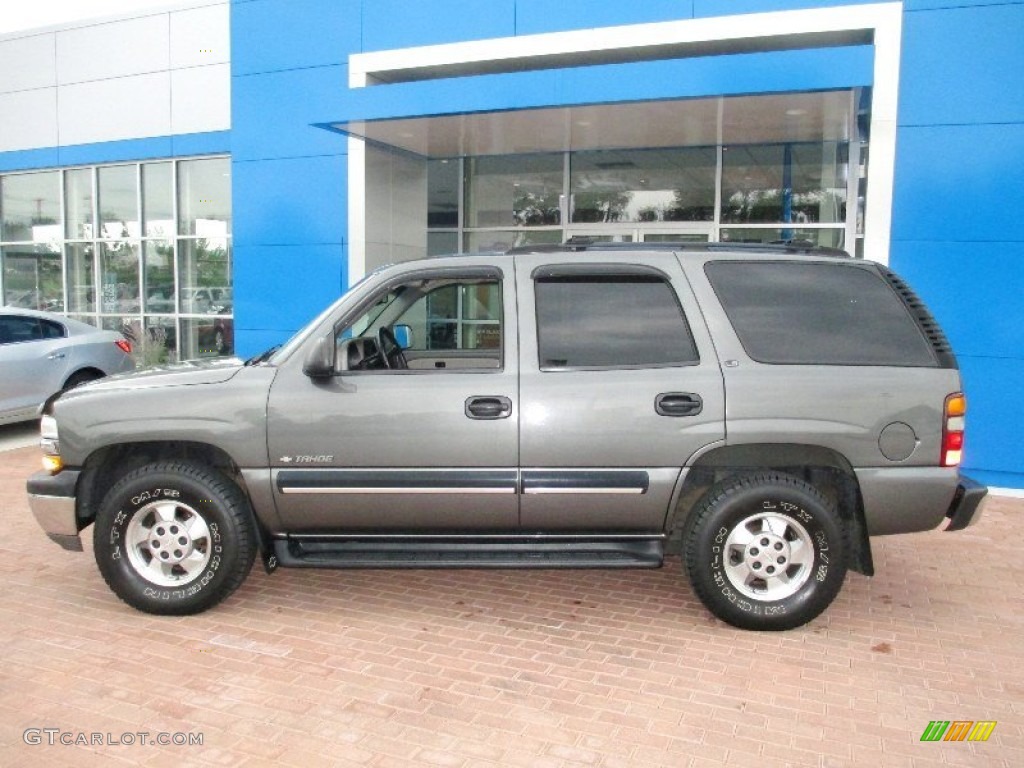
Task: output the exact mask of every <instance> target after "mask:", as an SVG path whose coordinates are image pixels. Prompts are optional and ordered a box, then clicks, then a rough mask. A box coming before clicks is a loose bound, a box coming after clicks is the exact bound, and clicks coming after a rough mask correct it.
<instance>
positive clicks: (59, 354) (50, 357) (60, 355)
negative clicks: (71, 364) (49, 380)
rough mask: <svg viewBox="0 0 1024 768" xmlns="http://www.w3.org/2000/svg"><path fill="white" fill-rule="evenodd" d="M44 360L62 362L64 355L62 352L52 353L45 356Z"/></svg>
mask: <svg viewBox="0 0 1024 768" xmlns="http://www.w3.org/2000/svg"><path fill="white" fill-rule="evenodd" d="M46 359H47V360H63V359H64V353H63V352H54V353H53V354H52V355H47V356H46Z"/></svg>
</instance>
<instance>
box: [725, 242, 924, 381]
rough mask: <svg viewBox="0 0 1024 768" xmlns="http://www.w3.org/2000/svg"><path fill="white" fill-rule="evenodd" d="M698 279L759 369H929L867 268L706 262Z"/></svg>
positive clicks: (895, 300) (919, 339)
mask: <svg viewBox="0 0 1024 768" xmlns="http://www.w3.org/2000/svg"><path fill="white" fill-rule="evenodd" d="M705 272H706V274H707V276H708V279H709V280H710V281H711V284H712V286H713V287H714V289H715V292H716V293H717V294H718V297H719V299H720V300H721V302H722V305H723V307H724V308H725V311H726V314H728V316H729V320H730V321H731V322H732V325H733V327H734V328H735V329H736V333H737V334H738V335H739V338H740V342H741V343H742V344H743V348H744V349H745V350H746V352H747V354H748V355H750V357H751V358H753V359H754V360H757V361H759V362H762V363H789V364H808V365H815V364H817V365H904V366H933V365H935V364H936V362H935V358H934V356H933V355H932V353H931V350H930V348H929V346H928V344H927V342H926V341H925V339H924V337H923V336H922V335H921V332H920V331H919V330H918V328H917V325H916V323H915V322H914V320H913V318H912V317H911V316H910V314H909V313H908V311H907V309H906V307H905V306H904V305H903V302H902V301H901V300H900V299H899V297H898V296H897V295H896V294H895V293H894V292H893V290H892V289H891V288H890V287H889V286H888V284H887V283H885V282H884V281H883V280H882V278H881V277H879V276H878V275H877V274H876V273H875V272H873V271H871V270H869V269H867V268H864V267H860V266H855V265H844V264H800V263H780V262H714V263H711V264H708V265H707V266H706V267H705Z"/></svg>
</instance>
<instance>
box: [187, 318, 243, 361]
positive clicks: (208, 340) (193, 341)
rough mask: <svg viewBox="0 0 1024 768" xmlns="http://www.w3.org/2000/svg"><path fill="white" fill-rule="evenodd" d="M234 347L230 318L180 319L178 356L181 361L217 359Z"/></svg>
mask: <svg viewBox="0 0 1024 768" xmlns="http://www.w3.org/2000/svg"><path fill="white" fill-rule="evenodd" d="M233 345H234V326H233V323H232V320H231V318H230V317H223V316H212V317H196V318H182V319H181V338H180V339H179V344H178V354H179V356H180V358H181V359H182V360H195V359H196V358H203V357H217V356H218V355H223V354H227V353H229V352H230V350H231V349H232V348H233Z"/></svg>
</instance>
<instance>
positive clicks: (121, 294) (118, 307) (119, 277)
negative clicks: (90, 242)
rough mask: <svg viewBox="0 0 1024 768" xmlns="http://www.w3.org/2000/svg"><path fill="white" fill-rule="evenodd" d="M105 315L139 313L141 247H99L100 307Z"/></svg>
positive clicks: (127, 244) (120, 244) (115, 244)
mask: <svg viewBox="0 0 1024 768" xmlns="http://www.w3.org/2000/svg"><path fill="white" fill-rule="evenodd" d="M99 310H100V312H101V313H104V314H113V313H127V312H138V311H139V246H138V244H136V243H130V242H125V241H119V242H112V243H101V244H100V307H99Z"/></svg>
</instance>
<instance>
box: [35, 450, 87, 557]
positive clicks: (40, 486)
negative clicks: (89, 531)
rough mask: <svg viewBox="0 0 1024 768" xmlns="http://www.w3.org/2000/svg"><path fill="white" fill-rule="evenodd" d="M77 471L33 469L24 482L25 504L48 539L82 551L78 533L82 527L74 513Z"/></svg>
mask: <svg viewBox="0 0 1024 768" xmlns="http://www.w3.org/2000/svg"><path fill="white" fill-rule="evenodd" d="M79 474H80V473H79V472H77V471H76V470H71V469H66V470H64V471H63V472H58V473H57V474H56V475H51V474H50V473H49V472H36V473H35V474H34V475H32V477H30V478H29V479H28V483H27V490H28V506H29V509H31V510H32V514H33V515H35V518H36V522H38V523H39V526H40V527H41V528H42V529H43V530H44V531H45V532H46V535H47V536H49V537H50V539H51V540H53V541H55V542H56V543H57V544H60V545H61V546H62V547H64V549H67V550H71V551H73V552H81V551H82V540H81V539H80V538H79V536H78V532H79V530H81V528H80V527H79V524H78V516H77V515H76V514H75V487H76V486H77V485H78V475H79Z"/></svg>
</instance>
